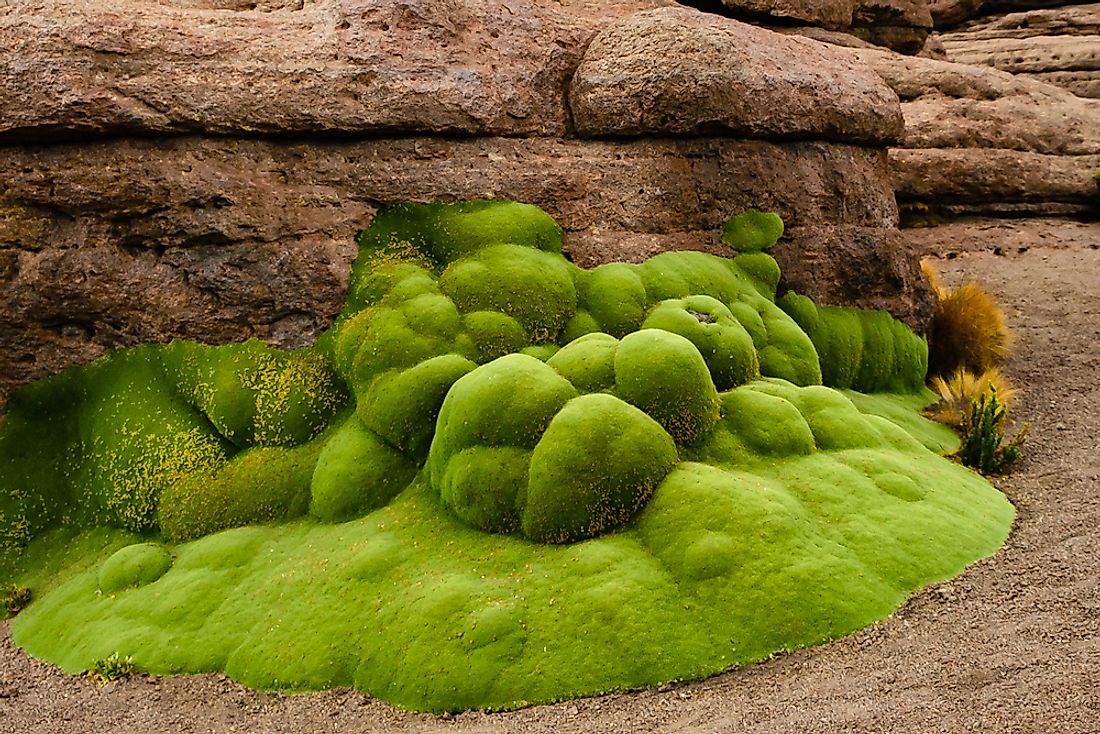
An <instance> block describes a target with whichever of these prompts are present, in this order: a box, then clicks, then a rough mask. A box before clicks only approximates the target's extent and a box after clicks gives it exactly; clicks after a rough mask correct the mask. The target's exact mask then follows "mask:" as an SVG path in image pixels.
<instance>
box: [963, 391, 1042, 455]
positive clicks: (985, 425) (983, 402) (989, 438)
mask: <svg viewBox="0 0 1100 734" xmlns="http://www.w3.org/2000/svg"><path fill="white" fill-rule="evenodd" d="M1004 425H1005V406H1004V405H1003V404H1002V403H1000V402H999V401H998V400H997V388H995V387H992V386H990V389H989V391H988V392H983V393H982V394H980V395H979V396H978V397H977V399H974V400H971V401H970V410H968V411H967V412H966V414H965V415H964V416H963V420H962V426H961V433H962V447H961V448H960V449H959V460H960V461H962V463H964V464H966V465H967V466H970V467H974V468H975V469H977V470H978V471H979V472H981V473H982V474H1000V473H1002V472H1004V471H1005V470H1007V469H1008V467H1010V466H1012V465H1013V464H1015V463H1016V462H1017V461H1019V459H1020V446H1021V445H1023V442H1024V439H1025V438H1026V437H1027V428H1028V427H1027V426H1026V425H1025V426H1024V427H1023V428H1022V429H1021V430H1020V431H1019V433H1017V434H1016V436H1015V437H1014V438H1013V439H1012V440H1010V441H1009V442H1008V443H1005V433H1004Z"/></svg>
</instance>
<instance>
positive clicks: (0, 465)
mask: <svg viewBox="0 0 1100 734" xmlns="http://www.w3.org/2000/svg"><path fill="white" fill-rule="evenodd" d="M781 231H782V230H781V223H779V224H778V226H777V224H776V221H774V220H773V218H772V217H771V216H766V215H761V214H759V213H754V214H749V215H746V216H743V217H741V218H740V219H738V220H737V221H735V222H733V223H731V225H730V227H728V228H727V233H726V234H727V238H733V239H736V240H737V242H739V243H741V244H740V247H741V249H742V250H744V254H741V255H738V256H737V257H735V258H733V259H724V258H719V257H714V256H711V255H705V254H702V253H695V252H685V253H666V254H662V255H658V256H656V257H654V258H651V259H649V260H647V261H646V262H644V263H641V264H638V265H626V264H612V265H605V266H601V267H599V268H595V269H593V270H590V271H586V270H582V269H580V268H577V267H574V266H573V265H572V264H570V263H569V262H568V261H567V260H565V259H564V258H563V257H562V256H561V254H560V248H561V242H562V237H561V230H560V228H558V227H557V225H556V224H555V223H554V222H553V221H552V220H551V219H550V218H549V217H547V216H546V215H545V214H544V213H543V212H541V211H540V210H538V209H536V208H534V207H530V206H526V205H522V204H516V203H513V202H468V203H463V204H455V205H442V204H440V205H406V206H399V207H393V208H391V209H388V210H385V211H383V212H381V213H380V214H379V215H378V217H376V219H375V221H374V223H373V224H372V226H371V228H370V229H368V230H367V231H366V232H364V233H363V234H362V235H361V236H360V246H361V249H360V256H359V258H358V259H357V261H356V263H355V265H354V266H353V269H352V277H351V282H350V287H349V293H348V302H347V306H346V307H345V309H344V311H343V313H341V315H340V316H339V318H338V319H337V321H336V323H335V324H334V325H333V328H332V329H330V330H329V331H328V332H326V333H325V334H324V335H322V336H321V337H320V338H319V339H318V340H317V342H316V344H315V345H314V346H313V347H311V348H309V349H304V350H298V351H296V352H289V353H287V352H280V351H278V350H274V349H270V348H268V347H265V346H263V345H262V344H260V343H258V342H255V341H253V342H246V343H244V344H238V345H230V346H224V347H206V346H202V345H197V344H190V343H174V344H171V345H167V346H161V347H154V346H145V347H139V348H136V349H131V350H127V351H121V352H115V353H112V354H111V355H109V356H108V357H106V358H105V359H103V360H101V361H99V362H97V363H95V364H93V365H90V366H88V367H84V368H79V369H71V370H68V371H66V372H65V373H63V374H62V375H59V376H57V377H54V378H50V379H48V380H44V381H42V382H39V383H35V384H33V385H30V386H28V387H26V388H24V389H23V390H21V391H19V392H18V393H17V394H16V395H15V396H13V398H12V399H11V401H10V403H9V413H8V415H7V417H6V420H5V422H4V424H3V428H2V430H0V582H5V583H6V582H8V581H11V582H18V583H21V584H23V585H27V586H30V587H32V588H33V589H34V591H35V599H36V600H35V601H34V602H33V603H32V604H31V605H30V606H29V607H28V608H27V609H25V610H24V611H23V612H22V613H21V614H20V615H19V616H18V618H17V619H16V620H15V622H14V623H13V633H14V635H15V638H16V640H17V642H18V643H19V644H21V645H23V646H24V647H26V648H27V649H28V650H30V651H31V652H32V653H34V654H36V655H38V656H40V657H43V658H46V659H48V660H51V661H54V662H56V663H58V664H59V665H61V666H63V667H64V668H66V669H67V670H72V671H79V670H82V669H84V668H86V667H88V666H89V665H90V664H91V663H92V661H94V660H96V659H99V658H103V657H107V656H108V655H110V654H112V653H115V652H118V653H120V654H122V655H129V656H132V657H133V659H134V661H135V663H136V665H137V666H138V667H139V668H140V669H143V670H148V671H151V672H159V673H174V672H202V671H219V670H220V671H225V672H227V673H228V674H229V675H232V676H233V677H235V678H237V679H239V680H241V681H242V682H244V683H246V684H249V685H252V686H257V687H260V688H276V689H289V690H312V689H317V688H324V687H329V686H337V685H354V686H355V687H357V688H359V689H361V690H364V691H367V692H369V693H372V694H374V695H377V696H379V697H381V698H384V699H386V700H388V701H391V702H393V703H396V704H398V705H401V706H405V707H410V708H417V709H430V710H458V709H465V708H507V707H514V706H520V705H524V704H526V703H534V702H542V701H550V700H557V699H561V698H565V697H571V696H579V695H588V694H594V693H599V692H603V691H608V690H613V689H620V688H628V687H635V686H642V685H650V684H655V683H659V682H663V681H668V680H673V679H679V678H692V677H701V676H705V675H709V674H711V673H714V672H717V671H720V670H722V669H724V668H726V667H729V666H731V665H736V664H741V663H745V662H750V661H754V660H759V659H761V658H762V657H765V656H767V655H769V654H771V653H772V652H774V651H776V650H781V649H792V648H796V647H801V646H805V645H809V644H814V643H817V642H820V641H822V640H825V639H829V638H833V637H837V636H840V635H843V634H846V633H848V632H850V631H852V630H855V629H858V628H859V627H861V626H863V625H866V624H869V623H871V622H873V621H875V620H877V619H880V618H882V617H883V616H884V615H886V614H888V613H889V612H890V611H891V610H892V609H894V608H895V607H896V606H897V605H898V604H899V603H901V601H902V600H904V598H905V597H906V595H908V594H909V593H911V592H912V591H914V590H915V589H918V588H920V587H921V586H922V585H924V584H927V583H930V582H933V581H937V580H940V579H944V578H947V577H949V576H951V575H953V574H955V573H957V572H958V571H959V570H961V569H962V568H963V567H964V566H965V565H966V564H968V563H970V562H972V561H974V560H975V559H977V558H980V557H982V556H985V555H988V554H990V553H992V552H993V551H995V550H996V549H997V548H998V547H999V545H1000V543H1001V542H1003V539H1004V537H1005V535H1006V534H1007V532H1008V528H1009V526H1010V524H1011V520H1012V516H1013V510H1012V507H1011V505H1009V504H1008V502H1007V501H1006V500H1005V499H1004V497H1002V496H1001V495H1000V494H999V493H998V492H996V491H995V490H994V489H993V488H992V487H991V486H990V485H989V484H988V483H986V482H985V481H984V480H982V479H981V478H980V477H978V476H977V475H975V474H973V473H971V472H970V471H968V470H966V469H964V468H961V467H959V466H957V465H955V464H953V463H951V462H949V461H947V460H945V459H943V458H942V457H941V456H940V455H939V454H938V452H943V451H945V450H949V449H950V448H951V447H952V444H953V440H954V438H953V436H952V434H951V433H950V431H947V430H946V429H944V428H943V427H941V426H936V425H934V424H931V423H928V422H927V421H924V420H923V419H922V418H920V416H919V413H918V411H919V410H920V408H921V407H923V405H924V404H925V403H926V402H927V392H926V391H924V389H923V380H924V373H925V368H926V359H927V349H926V347H925V345H924V342H923V340H921V339H919V338H918V337H916V336H914V335H913V334H912V333H911V332H909V331H908V330H907V329H906V328H905V327H904V326H902V325H901V324H899V323H898V322H896V321H894V320H893V319H891V318H890V317H889V316H888V315H886V314H867V313H862V312H856V311H851V310H847V309H827V308H818V307H816V306H815V305H814V304H812V303H810V302H809V301H808V300H807V299H803V298H801V297H799V296H796V295H794V294H788V295H787V296H785V297H784V298H782V299H780V302H779V305H777V304H776V293H775V289H776V284H777V283H778V280H779V274H778V268H777V267H776V266H775V261H774V260H772V259H771V258H770V257H769V256H768V255H767V254H765V253H763V252H761V251H760V250H761V249H762V248H764V247H766V246H768V244H769V243H770V242H774V239H775V238H776V237H778V236H779V234H780V233H781ZM842 390H843V391H842ZM856 390H858V391H859V392H856ZM869 393H878V394H869ZM395 651H401V652H400V654H398V653H397V652H395Z"/></svg>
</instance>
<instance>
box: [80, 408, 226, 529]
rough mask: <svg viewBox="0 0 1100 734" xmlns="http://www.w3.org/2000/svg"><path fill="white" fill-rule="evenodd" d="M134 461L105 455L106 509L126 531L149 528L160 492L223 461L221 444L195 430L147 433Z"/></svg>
mask: <svg viewBox="0 0 1100 734" xmlns="http://www.w3.org/2000/svg"><path fill="white" fill-rule="evenodd" d="M144 445H145V450H144V451H143V452H142V453H141V455H140V456H139V457H138V458H137V459H136V460H130V461H126V460H122V459H121V457H119V456H117V455H116V456H107V457H104V458H105V459H106V460H105V461H103V462H102V464H103V465H104V466H107V467H110V469H109V471H110V474H109V482H110V485H111V488H112V491H111V492H110V493H109V494H108V496H107V508H108V510H110V511H111V512H112V513H113V514H114V515H115V517H116V518H117V520H118V521H119V522H120V524H121V525H122V526H123V527H124V528H126V529H127V530H133V531H136V532H143V531H146V530H150V529H152V528H153V526H154V524H155V520H156V511H157V501H158V499H159V498H160V493H161V492H162V491H163V490H164V489H165V488H166V487H168V486H170V485H171V484H174V483H175V482H177V481H179V480H180V479H182V478H183V477H184V476H186V475H188V474H192V473H195V472H200V471H207V472H212V471H214V470H215V469H216V468H217V467H219V466H221V465H222V464H223V463H224V462H225V461H226V456H225V452H224V451H223V450H222V447H221V444H220V443H219V442H218V440H217V439H216V438H214V437H213V436H210V435H207V434H205V433H202V432H201V431H199V430H198V429H191V430H187V431H179V432H177V433H174V434H169V435H165V436H149V437H148V439H147V440H146V441H145V442H144Z"/></svg>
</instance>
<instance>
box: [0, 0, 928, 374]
mask: <svg viewBox="0 0 1100 734" xmlns="http://www.w3.org/2000/svg"><path fill="white" fill-rule="evenodd" d="M647 11H649V12H648V13H647ZM637 13H642V15H637ZM650 31H652V32H650ZM593 39H594V40H593ZM590 42H591V45H589V44H590ZM722 44H726V45H727V46H726V48H725V53H727V54H740V56H739V57H738V63H737V64H731V63H728V62H723V60H722V58H721V57H719V56H718V55H717V52H718V50H719V48H720V47H721V45H722ZM578 69H579V70H580V73H577V74H576V75H575V76H574V72H575V71H577V70H578ZM571 79H572V86H570V84H569V82H570V80H571ZM617 87H621V91H620V94H619V95H618V96H616V95H615V93H614V90H615V89H616V88H617ZM735 92H736V93H735ZM609 110H614V112H613V114H608V111H609ZM899 133H900V117H899V114H898V107H897V102H896V99H895V96H894V94H893V92H891V91H890V89H889V88H888V87H887V86H886V85H885V84H884V83H883V82H882V81H881V80H880V79H879V78H878V77H877V75H875V74H871V73H868V72H867V71H866V70H864V69H861V68H860V67H859V66H858V65H857V64H856V63H855V62H853V60H851V59H850V58H848V57H846V56H844V55H843V54H841V53H839V52H837V51H836V50H835V49H831V48H828V47H825V46H822V45H820V44H817V43H814V42H812V41H808V40H804V39H798V38H789V37H784V36H781V35H778V34H774V33H770V32H768V31H766V30H761V29H757V28H753V27H751V26H747V25H745V24H742V23H739V22H736V21H734V20H730V19H728V18H724V17H721V16H719V15H715V14H703V13H700V12H699V11H697V10H692V9H687V8H683V7H682V6H680V5H679V4H677V3H672V2H664V1H662V0H618V1H617V2H607V3H596V2H590V1H589V0H571V1H570V2H565V3H561V4H555V5H552V6H548V5H547V4H545V3H538V2H535V1H534V0H465V1H463V2H460V1H459V0H402V2H397V3H394V2H382V1H381V0H315V1H310V0H304V1H299V2H278V1H273V2H263V3H259V4H255V3H251V2H250V3H243V2H237V1H235V0H171V1H168V0H162V1H161V2H153V1H152V0H132V1H131V2H129V3H126V4H125V6H124V7H119V6H117V5H112V6H110V7H107V6H102V5H97V4H92V3H86V2H79V1H78V0H50V1H49V2H43V1H42V0H39V1H38V2H29V3H23V4H19V5H17V6H7V7H4V8H3V9H0V146H3V147H4V155H3V156H0V180H2V181H4V184H5V187H4V189H3V191H2V192H0V283H2V288H0V308H2V309H3V310H4V313H5V314H6V315H7V319H6V320H5V322H4V324H3V325H2V326H0V354H2V355H3V357H2V358H0V391H6V390H7V389H8V388H10V387H11V386H13V385H15V384H18V383H21V382H24V381H26V380H28V379H32V378H34V377H39V376H42V375H45V374H48V373H51V372H55V371H57V370H58V369H60V368H62V367H64V366H65V365H68V364H72V363H76V362H82V361H87V360H89V359H92V358H94V357H96V356H98V355H99V354H101V353H102V352H103V350H104V349H106V348H109V347H114V346H125V345H129V344H134V343H138V342H146V341H164V340H168V339H171V338H174V337H186V338H192V339H199V340H203V341H208V342H224V341H229V340H236V339H241V338H244V337H248V336H258V337H260V338H263V339H265V340H267V341H269V342H271V343H274V344H279V345H283V346H293V345H298V344H302V343H304V342H308V341H309V340H310V339H311V338H312V337H313V336H314V335H315V334H316V333H317V332H318V331H319V330H320V329H321V328H322V327H323V326H324V325H325V324H326V323H327V321H328V319H329V318H330V317H331V316H332V315H333V314H334V313H335V312H336V311H337V310H338V305H339V303H340V302H341V301H342V299H343V284H344V282H345V279H346V273H347V268H348V264H349V261H350V258H351V256H352V253H353V251H354V243H353V235H354V233H355V231H356V230H357V229H359V228H361V227H363V226H364V225H365V224H366V222H367V221H368V220H369V218H370V216H371V215H372V213H373V212H374V211H375V210H376V208H377V207H378V206H379V205H382V204H388V203H394V202H398V201H406V200H408V201H430V200H434V199H440V198H442V199H452V200H453V199H467V198H471V197H494V196H499V197H509V198H515V199H520V200H525V201H529V202H532V203H535V204H538V205H540V206H542V207H544V208H545V209H546V210H547V211H549V212H550V213H551V214H552V215H553V216H554V217H555V218H556V219H558V221H560V222H561V223H562V225H563V226H564V227H565V228H566V230H567V240H566V248H567V250H568V251H569V252H570V254H571V255H572V257H573V258H574V259H575V260H576V261H577V262H579V263H583V264H593V263H596V262H599V261H604V260H609V259H630V260H638V259H641V258H643V257H645V256H646V255H648V254H651V253H653V252H656V251H659V250H664V249H671V248H680V249H682V248H693V249H711V250H718V249H720V245H719V243H718V239H717V228H718V226H719V224H720V223H721V221H722V220H723V219H724V218H725V217H726V216H728V215H729V214H731V213H734V212H736V211H739V210H741V209H745V208H748V207H757V208H764V209H773V210H775V211H777V212H778V213H780V214H781V215H782V216H783V218H784V220H785V221H786V222H787V225H788V230H787V235H786V236H785V238H784V240H783V241H782V242H781V243H780V244H779V245H778V246H777V248H776V250H775V255H776V257H777V259H779V260H780V263H781V265H782V267H783V269H784V273H785V276H786V278H787V281H786V283H785V284H784V287H792V288H795V289H797V290H799V291H801V292H806V293H808V294H809V295H811V296H813V297H814V298H815V299H817V300H818V301H819V302H822V303H848V304H853V305H859V306H864V307H889V308H890V309H891V310H892V311H893V312H894V313H895V314H896V315H898V316H900V317H902V318H905V319H906V320H907V321H909V322H910V323H911V324H914V325H917V326H919V325H920V324H921V323H922V322H923V320H924V319H925V318H926V315H927V313H928V305H929V300H928V299H929V295H928V293H927V290H926V288H925V287H924V285H923V281H922V280H921V279H920V276H919V272H918V271H917V269H916V268H915V261H914V258H913V257H912V256H911V254H910V253H909V252H908V251H907V250H906V249H905V247H904V246H903V245H902V244H901V243H900V239H899V235H898V233H897V230H896V226H897V222H898V215H897V208H896V205H895V203H894V197H893V194H892V190H891V175H890V168H889V161H888V158H887V155H886V151H885V147H886V145H887V144H889V143H890V142H892V141H893V140H895V139H896V138H897V136H898V135H899Z"/></svg>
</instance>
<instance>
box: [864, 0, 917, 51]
mask: <svg viewBox="0 0 1100 734" xmlns="http://www.w3.org/2000/svg"><path fill="white" fill-rule="evenodd" d="M852 26H853V27H852V33H853V34H855V35H856V36H859V37H860V38H863V39H865V40H867V41H870V42H871V43H873V44H875V45H876V46H885V47H886V48H889V49H890V50H892V51H897V52H898V53H902V54H908V55H911V54H916V53H919V52H920V50H921V49H922V48H924V43H925V40H926V39H927V38H928V34H929V32H931V30H932V14H931V13H930V12H929V10H928V0H862V2H861V3H860V4H859V5H857V6H856V10H855V14H854V15H853V17H852Z"/></svg>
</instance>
